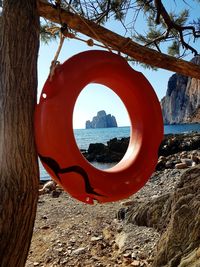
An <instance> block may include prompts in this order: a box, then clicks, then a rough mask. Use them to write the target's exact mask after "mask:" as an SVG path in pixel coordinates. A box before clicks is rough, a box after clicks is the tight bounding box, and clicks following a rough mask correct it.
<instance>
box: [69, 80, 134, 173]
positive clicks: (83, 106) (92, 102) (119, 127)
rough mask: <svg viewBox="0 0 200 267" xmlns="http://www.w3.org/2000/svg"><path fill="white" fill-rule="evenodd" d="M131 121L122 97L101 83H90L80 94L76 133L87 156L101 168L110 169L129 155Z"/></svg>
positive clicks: (75, 119)
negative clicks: (127, 152) (126, 154)
mask: <svg viewBox="0 0 200 267" xmlns="http://www.w3.org/2000/svg"><path fill="white" fill-rule="evenodd" d="M130 125H131V124H130V119H129V115H128V112H127V109H126V107H125V105H124V103H123V102H122V100H121V99H120V97H119V96H118V95H117V94H116V93H115V92H114V91H113V90H112V89H110V88H108V87H106V86H103V85H101V84H96V83H95V84H89V85H87V86H86V87H85V88H83V90H82V91H81V93H80V94H79V96H78V98H77V100H76V103H75V106H74V111H73V131H74V137H75V140H76V144H77V146H78V148H79V150H80V152H81V153H82V154H83V156H84V157H85V158H86V159H87V160H88V161H89V163H90V164H92V165H93V166H94V167H95V168H97V169H104V170H107V169H110V168H112V167H113V166H115V165H116V164H118V163H119V162H120V161H121V159H122V158H123V156H124V155H125V153H126V151H127V148H128V145H129V139H130V131H131V126H130Z"/></svg>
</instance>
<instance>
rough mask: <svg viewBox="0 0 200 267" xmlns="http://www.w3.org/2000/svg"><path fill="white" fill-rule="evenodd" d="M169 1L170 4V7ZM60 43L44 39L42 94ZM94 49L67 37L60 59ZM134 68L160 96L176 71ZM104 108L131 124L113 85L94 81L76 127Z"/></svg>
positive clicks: (120, 121) (82, 98)
mask: <svg viewBox="0 0 200 267" xmlns="http://www.w3.org/2000/svg"><path fill="white" fill-rule="evenodd" d="M164 2H165V3H166V2H168V3H167V5H169V1H164ZM173 2H174V1H173ZM177 2H178V3H179V4H180V3H182V1H181V0H179V1H177ZM190 3H191V4H194V1H191V2H190ZM167 5H166V7H168V6H167ZM173 8H177V9H178V8H179V6H177V5H176V6H174V5H173ZM199 14H200V8H199V5H196V8H195V9H194V11H193V14H192V18H195V17H196V16H198V15H199ZM138 26H139V27H140V29H141V30H145V25H144V22H143V19H142V18H141V19H139V20H138ZM107 28H109V29H111V30H113V31H115V32H117V33H119V34H121V35H123V28H122V27H120V26H119V25H117V26H116V24H115V23H113V22H110V23H108V24H107ZM85 39H88V37H85ZM196 45H197V44H196ZM57 47H58V42H57V41H52V42H50V43H49V44H48V45H45V44H42V43H41V45H40V50H39V60H38V97H39V95H40V93H41V90H42V87H43V84H44V82H45V80H46V79H47V77H48V74H49V68H50V65H51V61H52V60H53V58H54V55H55V52H56V50H57ZM91 49H99V48H98V47H95V46H94V47H89V46H87V45H86V44H85V43H83V42H80V41H78V40H74V39H70V40H69V39H66V40H65V42H64V45H63V48H62V50H61V53H60V56H59V61H60V62H61V63H62V62H64V61H65V60H67V59H68V58H70V57H71V56H73V55H75V54H77V53H79V52H83V51H86V50H91ZM191 57H192V56H190V58H191ZM190 58H189V59H190ZM133 68H134V69H135V70H137V71H140V72H142V73H143V75H144V76H145V77H146V78H147V79H148V80H149V82H150V83H151V85H152V86H153V88H154V90H155V92H156V94H157V96H158V98H159V99H161V98H162V97H164V96H165V93H166V89H167V82H168V80H169V77H170V76H171V75H172V74H173V73H172V72H170V71H166V70H163V69H159V70H157V71H152V70H147V69H144V68H142V67H141V66H140V65H137V66H133ZM94 89H95V90H94ZM97 100H98V101H97ZM102 109H104V110H105V111H106V113H107V114H108V113H111V114H112V115H114V116H115V117H116V119H117V122H118V126H128V125H130V123H129V118H128V114H127V111H126V109H125V107H124V105H123V103H122V102H121V100H120V99H119V97H118V96H117V95H116V94H115V93H114V92H113V91H112V90H110V89H109V88H106V87H104V86H102V85H98V84H95V85H94V84H90V85H88V86H87V87H86V88H84V89H83V91H82V92H81V94H80V96H79V98H78V99H77V102H76V105H75V109H74V117H73V124H74V128H75V129H76V128H85V121H86V120H88V119H89V120H91V119H92V117H93V116H95V115H96V113H97V112H98V111H99V110H102Z"/></svg>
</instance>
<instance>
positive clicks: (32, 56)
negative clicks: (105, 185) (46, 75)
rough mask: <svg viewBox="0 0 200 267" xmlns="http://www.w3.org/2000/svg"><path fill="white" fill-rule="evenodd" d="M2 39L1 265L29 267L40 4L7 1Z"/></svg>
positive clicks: (28, 0) (29, 0)
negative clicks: (26, 265) (27, 263)
mask: <svg viewBox="0 0 200 267" xmlns="http://www.w3.org/2000/svg"><path fill="white" fill-rule="evenodd" d="M1 35H2V36H1V39H0V255H1V256H0V266H1V267H8V266H10V267H18V266H24V265H25V262H26V258H27V255H28V250H29V246H30V242H31V237H32V231H33V226H34V220H35V215H36V207H37V199H38V181H39V179H38V177H39V172H38V170H39V169H38V163H37V154H36V150H35V144H34V128H33V113H34V107H35V104H36V92H37V91H36V90H37V56H38V48H39V16H38V13H37V8H36V0H26V1H24V0H5V1H4V9H3V16H2V27H1Z"/></svg>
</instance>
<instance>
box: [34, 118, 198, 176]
mask: <svg viewBox="0 0 200 267" xmlns="http://www.w3.org/2000/svg"><path fill="white" fill-rule="evenodd" d="M191 132H200V123H195V124H174V125H165V126H164V133H165V134H170V133H172V134H178V133H191ZM74 136H75V138H76V143H77V146H78V147H79V149H80V150H87V149H88V147H89V144H91V143H103V144H106V143H107V141H109V140H110V139H112V138H115V137H117V138H118V139H120V138H123V137H129V136H130V127H129V126H126V127H116V128H98V129H74ZM93 165H94V166H95V167H96V168H99V169H107V168H110V167H112V166H113V164H100V163H97V162H94V163H93ZM39 167H40V179H41V180H49V179H50V177H49V175H48V173H47V172H46V171H45V169H44V168H43V166H42V164H41V162H39Z"/></svg>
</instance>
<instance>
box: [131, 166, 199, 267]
mask: <svg viewBox="0 0 200 267" xmlns="http://www.w3.org/2000/svg"><path fill="white" fill-rule="evenodd" d="M126 217H127V218H128V219H129V222H132V223H134V224H137V225H141V226H148V227H153V228H155V229H157V231H159V232H160V233H161V237H160V240H159V241H158V244H157V251H155V258H154V261H153V264H152V267H186V266H187V267H188V266H191V267H195V266H199V265H198V264H197V265H195V263H194V262H196V263H199V262H200V253H199V246H200V219H199V218H200V165H198V166H196V167H193V168H190V169H188V170H186V171H185V172H184V173H183V174H182V176H181V178H180V181H179V183H178V184H177V186H176V188H175V191H174V192H173V193H170V194H166V195H163V196H161V197H157V198H155V199H152V200H149V201H147V202H143V203H141V204H140V203H138V205H136V204H134V205H133V207H131V208H129V211H128V212H127V215H126ZM197 252H198V253H199V254H198V255H197ZM192 260H194V262H193V264H192Z"/></svg>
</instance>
